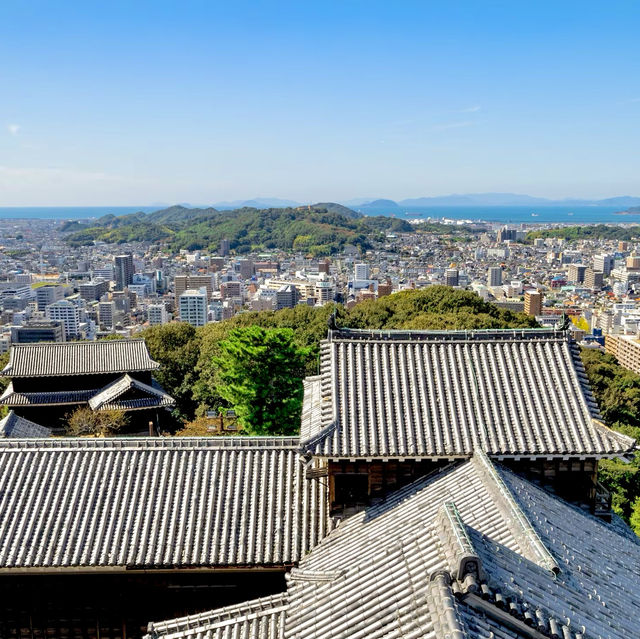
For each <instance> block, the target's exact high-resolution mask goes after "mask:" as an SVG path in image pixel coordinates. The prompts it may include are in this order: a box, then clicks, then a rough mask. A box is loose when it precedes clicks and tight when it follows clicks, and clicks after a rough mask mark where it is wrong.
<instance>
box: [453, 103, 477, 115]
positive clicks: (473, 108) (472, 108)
mask: <svg viewBox="0 0 640 639" xmlns="http://www.w3.org/2000/svg"><path fill="white" fill-rule="evenodd" d="M481 108H482V107H481V106H480V105H479V104H476V105H474V106H470V107H467V108H466V109H460V110H459V111H458V113H477V112H478V111H480V109H481Z"/></svg>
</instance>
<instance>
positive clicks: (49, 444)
mask: <svg viewBox="0 0 640 639" xmlns="http://www.w3.org/2000/svg"><path fill="white" fill-rule="evenodd" d="M19 448H20V449H34V448H36V449H37V448H40V449H54V450H70V451H74V450H83V449H94V448H97V449H106V450H123V449H133V450H135V449H167V450H179V449H185V448H186V449H193V448H220V449H229V450H256V451H259V450H283V449H286V450H291V451H292V452H298V450H299V440H298V438H296V437H225V436H218V437H97V438H92V437H61V438H55V439H46V440H43V439H25V440H23V441H12V442H10V443H9V442H6V441H2V440H1V439H0V453H2V452H3V449H9V450H16V449H19Z"/></svg>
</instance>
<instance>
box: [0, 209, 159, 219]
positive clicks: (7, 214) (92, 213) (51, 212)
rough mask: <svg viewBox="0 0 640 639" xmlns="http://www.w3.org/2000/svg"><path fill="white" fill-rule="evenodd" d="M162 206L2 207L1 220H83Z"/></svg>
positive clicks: (146, 210) (146, 211) (148, 210)
mask: <svg viewBox="0 0 640 639" xmlns="http://www.w3.org/2000/svg"><path fill="white" fill-rule="evenodd" d="M161 208H163V207H161V206H0V219H2V220H5V219H23V220H24V219H50V220H83V219H86V218H93V217H96V218H97V217H102V216H103V215H109V214H110V213H112V214H113V215H127V214H128V213H137V212H138V211H144V212H145V213H151V212H152V211H157V210H158V209H161Z"/></svg>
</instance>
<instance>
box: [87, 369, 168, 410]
mask: <svg viewBox="0 0 640 639" xmlns="http://www.w3.org/2000/svg"><path fill="white" fill-rule="evenodd" d="M131 391H133V392H134V396H131ZM175 403H176V402H175V400H174V399H173V397H171V395H168V394H167V393H165V392H164V391H163V390H162V389H161V388H157V387H154V386H149V385H148V384H143V383H142V382H140V381H138V380H137V379H134V378H133V377H131V375H129V374H126V375H123V376H122V377H120V378H118V379H117V380H116V381H115V382H112V383H111V384H108V385H107V386H105V387H104V388H103V389H102V390H101V391H99V392H98V393H96V394H95V395H94V396H93V397H92V398H91V399H90V400H89V406H90V407H91V409H92V410H113V409H120V410H139V409H144V408H161V407H162V408H165V407H168V406H174V405H175Z"/></svg>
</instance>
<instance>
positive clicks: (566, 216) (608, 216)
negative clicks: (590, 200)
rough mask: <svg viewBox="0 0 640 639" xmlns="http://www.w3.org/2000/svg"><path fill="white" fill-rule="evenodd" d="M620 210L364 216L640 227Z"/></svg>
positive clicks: (466, 210) (435, 210)
mask: <svg viewBox="0 0 640 639" xmlns="http://www.w3.org/2000/svg"><path fill="white" fill-rule="evenodd" d="M619 210H620V207H613V206H542V207H539V208H533V207H529V206H438V207H420V208H418V207H416V208H407V209H402V210H401V211H398V210H395V211H390V210H385V209H380V210H371V209H368V210H367V211H366V214H367V215H392V216H394V217H402V218H407V219H413V218H420V219H426V218H428V217H431V218H448V219H453V220H484V221H486V222H500V223H504V224H507V223H508V224H522V223H527V224H546V223H549V222H555V223H562V224H599V223H613V224H622V223H625V224H634V223H635V224H640V213H638V214H634V215H615V213H616V212H618V211H619Z"/></svg>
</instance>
